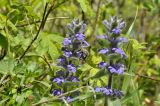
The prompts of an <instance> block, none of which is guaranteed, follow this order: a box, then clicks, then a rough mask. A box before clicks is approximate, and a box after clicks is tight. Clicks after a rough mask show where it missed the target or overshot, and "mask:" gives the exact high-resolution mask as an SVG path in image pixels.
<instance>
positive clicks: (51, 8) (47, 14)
mask: <svg viewBox="0 0 160 106" xmlns="http://www.w3.org/2000/svg"><path fill="white" fill-rule="evenodd" d="M65 2H66V0H64V1H63V2H61V3H59V4H58V5H57V6H55V2H54V3H53V4H52V5H51V7H50V8H49V10H48V11H47V7H48V3H46V5H45V9H44V13H43V18H42V22H41V24H40V26H39V29H38V32H37V34H36V36H35V37H34V38H33V40H32V41H31V42H30V44H29V45H28V47H27V48H26V50H25V51H24V52H23V54H22V55H21V56H20V57H19V60H21V59H22V58H23V57H24V56H25V54H26V53H27V51H28V50H29V49H30V47H31V46H32V44H33V43H34V42H35V40H36V39H37V38H38V35H39V33H40V31H41V30H43V28H44V25H45V23H46V20H47V18H48V16H49V14H50V13H51V11H52V10H54V9H56V8H57V7H59V6H60V5H62V4H63V3H65Z"/></svg>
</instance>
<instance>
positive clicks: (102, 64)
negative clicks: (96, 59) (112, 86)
mask: <svg viewBox="0 0 160 106" xmlns="http://www.w3.org/2000/svg"><path fill="white" fill-rule="evenodd" d="M106 66H107V63H105V62H100V63H99V64H98V68H100V69H102V68H104V67H106Z"/></svg>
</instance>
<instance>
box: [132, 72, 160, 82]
mask: <svg viewBox="0 0 160 106" xmlns="http://www.w3.org/2000/svg"><path fill="white" fill-rule="evenodd" d="M135 75H136V76H138V77H142V78H147V79H150V80H154V81H160V79H156V78H153V77H148V76H145V75H140V74H138V73H135Z"/></svg>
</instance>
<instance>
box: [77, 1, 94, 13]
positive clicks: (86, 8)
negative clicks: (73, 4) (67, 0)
mask: <svg viewBox="0 0 160 106" xmlns="http://www.w3.org/2000/svg"><path fill="white" fill-rule="evenodd" d="M77 2H78V3H79V4H80V7H81V8H82V10H83V11H84V12H85V13H86V14H88V15H89V16H91V15H92V14H93V12H92V9H91V7H90V4H89V1H88V0H77Z"/></svg>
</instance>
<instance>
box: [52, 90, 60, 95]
mask: <svg viewBox="0 0 160 106" xmlns="http://www.w3.org/2000/svg"><path fill="white" fill-rule="evenodd" d="M52 94H53V95H54V96H57V95H61V94H62V91H61V90H60V89H55V90H53V91H52Z"/></svg>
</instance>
